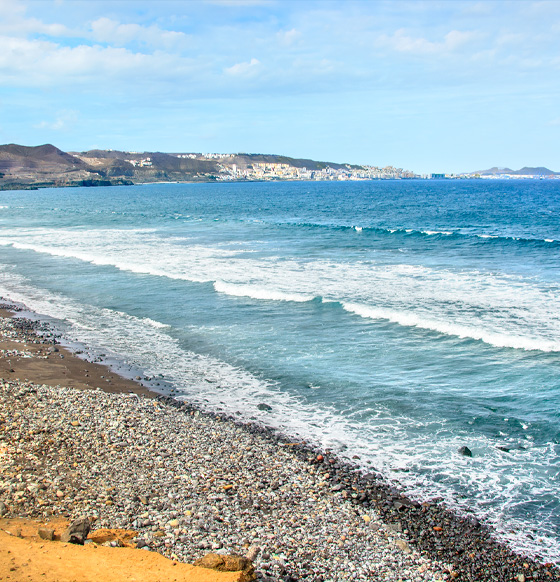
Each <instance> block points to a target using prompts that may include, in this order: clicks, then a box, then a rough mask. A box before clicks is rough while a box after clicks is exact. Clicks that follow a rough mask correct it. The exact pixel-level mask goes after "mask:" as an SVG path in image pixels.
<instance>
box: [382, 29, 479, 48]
mask: <svg viewBox="0 0 560 582" xmlns="http://www.w3.org/2000/svg"><path fill="white" fill-rule="evenodd" d="M477 36H478V35H477V33H475V32H471V31H465V32H463V31H460V30H451V31H450V32H448V33H447V34H446V35H445V36H444V37H443V40H441V41H439V42H433V41H430V40H428V39H426V38H422V37H413V36H410V35H408V34H407V33H406V31H405V29H403V28H401V29H399V30H397V31H396V32H395V33H394V34H393V35H391V36H387V35H381V36H380V37H379V40H378V43H379V44H380V45H382V46H387V47H389V48H391V49H393V50H395V51H397V52H401V53H412V54H417V55H431V54H435V55H443V54H446V53H450V52H454V51H457V50H458V49H460V48H462V47H463V46H465V45H466V44H468V43H470V42H471V41H472V40H474V39H475V38H476V37H477Z"/></svg>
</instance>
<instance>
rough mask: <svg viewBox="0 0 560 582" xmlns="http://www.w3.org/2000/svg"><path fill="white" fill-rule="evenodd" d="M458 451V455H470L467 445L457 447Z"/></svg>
mask: <svg viewBox="0 0 560 582" xmlns="http://www.w3.org/2000/svg"><path fill="white" fill-rule="evenodd" d="M458 452H459V454H460V455H463V456H464V457H472V451H471V450H470V449H469V447H465V446H463V447H461V448H460V449H459V451H458Z"/></svg>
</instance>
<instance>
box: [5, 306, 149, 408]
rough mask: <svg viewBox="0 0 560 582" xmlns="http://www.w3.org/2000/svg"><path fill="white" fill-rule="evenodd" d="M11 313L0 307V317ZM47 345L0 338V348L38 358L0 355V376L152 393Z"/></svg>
mask: <svg viewBox="0 0 560 582" xmlns="http://www.w3.org/2000/svg"><path fill="white" fill-rule="evenodd" d="M11 316H12V313H11V312H9V311H6V310H4V309H0V317H11ZM50 347H51V345H49V344H34V343H28V344H22V343H19V342H11V341H7V340H2V341H0V349H3V350H18V351H20V352H22V351H25V352H30V353H32V354H34V355H35V356H39V357H40V358H42V359H38V358H37V357H33V358H25V357H18V356H13V357H9V358H0V378H4V379H6V380H21V381H29V382H33V383H35V384H48V385H49V386H66V387H73V388H79V389H83V390H86V389H92V388H101V389H103V390H105V391H107V392H134V393H136V394H143V395H144V396H149V397H153V396H154V393H153V392H151V391H150V390H149V389H148V388H146V387H144V386H141V385H140V384H139V383H137V382H135V381H134V380H128V379H126V378H122V377H121V376H118V375H117V374H114V373H113V372H112V371H111V370H110V369H108V368H107V367H106V366H104V365H102V364H95V363H92V362H86V361H85V360H81V359H80V358H78V356H75V355H73V354H72V353H71V352H70V351H68V350H66V349H65V348H63V347H62V346H59V345H57V346H56V348H57V350H58V351H57V352H51V351H49V348H50Z"/></svg>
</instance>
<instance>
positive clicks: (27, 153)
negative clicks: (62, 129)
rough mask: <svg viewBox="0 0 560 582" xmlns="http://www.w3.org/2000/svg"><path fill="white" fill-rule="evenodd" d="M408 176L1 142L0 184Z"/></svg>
mask: <svg viewBox="0 0 560 582" xmlns="http://www.w3.org/2000/svg"><path fill="white" fill-rule="evenodd" d="M404 177H406V178H408V177H413V174H412V173H411V172H405V171H403V170H401V169H397V168H393V167H392V166H390V167H386V168H375V167H372V166H356V165H351V164H338V163H333V162H317V161H315V160H308V159H297V158H289V157H286V156H280V155H265V154H201V153H184V154H183V153H169V154H168V153H161V152H124V151H117V150H90V151H87V152H63V151H62V150H59V149H58V148H57V147H55V146H53V145H50V144H46V145H41V146H35V147H27V146H22V145H17V144H8V145H0V189H3V190H5V189H20V188H40V187H47V186H105V185H117V184H135V183H146V182H210V181H218V180H276V179H278V180H281V179H289V180H298V179H303V180H305V179H307V180H313V179H315V180H319V179H329V180H333V179H341V180H345V179H371V178H404Z"/></svg>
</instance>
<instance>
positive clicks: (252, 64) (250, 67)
mask: <svg viewBox="0 0 560 582" xmlns="http://www.w3.org/2000/svg"><path fill="white" fill-rule="evenodd" d="M260 64H261V62H260V61H259V60H258V59H251V60H250V61H249V62H248V63H237V64H235V65H233V66H232V67H228V68H226V69H224V72H225V73H227V74H228V75H243V76H252V75H254V74H255V73H256V72H257V70H258V69H259V68H260Z"/></svg>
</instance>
